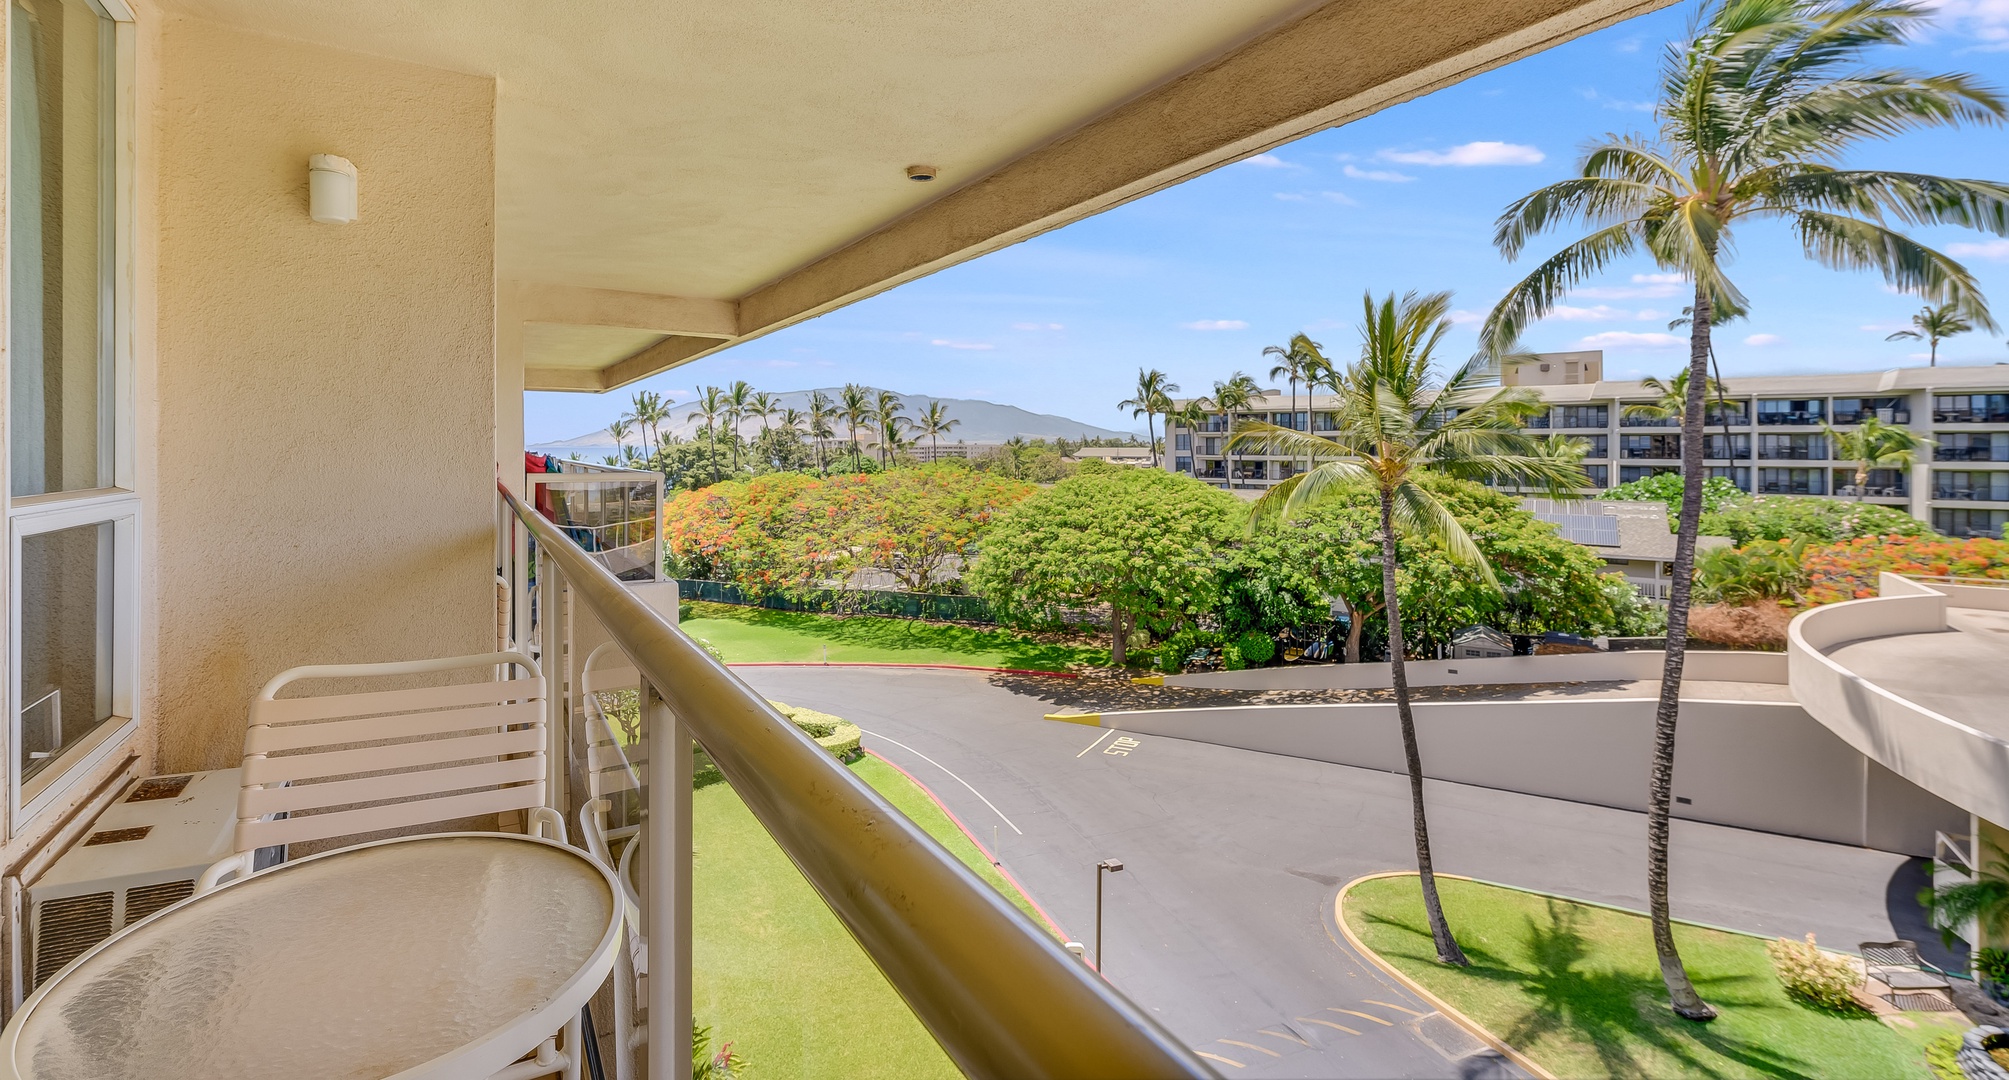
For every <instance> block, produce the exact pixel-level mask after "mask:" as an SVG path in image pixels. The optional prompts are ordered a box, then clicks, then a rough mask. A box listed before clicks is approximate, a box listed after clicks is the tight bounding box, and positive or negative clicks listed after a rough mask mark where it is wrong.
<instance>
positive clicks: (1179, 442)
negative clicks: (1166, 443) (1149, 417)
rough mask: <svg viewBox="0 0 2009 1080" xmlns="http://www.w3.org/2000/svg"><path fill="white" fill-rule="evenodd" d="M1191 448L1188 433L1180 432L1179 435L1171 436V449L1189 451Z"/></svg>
mask: <svg viewBox="0 0 2009 1080" xmlns="http://www.w3.org/2000/svg"><path fill="white" fill-rule="evenodd" d="M1192 448H1193V436H1192V434H1191V433H1190V432H1185V431H1182V432H1180V433H1179V434H1177V435H1174V436H1172V449H1174V450H1191V449H1192Z"/></svg>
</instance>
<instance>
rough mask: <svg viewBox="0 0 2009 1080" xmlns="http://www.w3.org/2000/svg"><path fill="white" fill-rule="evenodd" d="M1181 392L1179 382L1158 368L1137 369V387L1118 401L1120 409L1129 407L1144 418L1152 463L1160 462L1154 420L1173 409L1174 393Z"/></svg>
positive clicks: (1136, 414) (1136, 415)
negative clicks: (1127, 397)
mask: <svg viewBox="0 0 2009 1080" xmlns="http://www.w3.org/2000/svg"><path fill="white" fill-rule="evenodd" d="M1178 392H1179V384H1178V383H1175V382H1173V381H1171V380H1170V379H1167V378H1166V377H1165V373H1164V372H1162V371H1159V370H1158V369H1157V368H1152V369H1151V370H1149V371H1146V370H1144V369H1143V368H1138V369H1137V389H1136V390H1135V391H1134V392H1133V394H1132V396H1131V397H1130V398H1129V399H1128V400H1125V401H1120V402H1117V404H1116V407H1117V408H1119V409H1129V410H1130V415H1131V416H1132V417H1138V416H1141V417H1143V418H1144V434H1145V441H1146V442H1148V443H1149V444H1150V445H1151V464H1152V466H1153V467H1154V468H1155V467H1156V466H1157V464H1158V429H1157V428H1156V427H1154V426H1153V421H1155V420H1156V419H1157V417H1158V414H1159V413H1169V412H1171V411H1172V395H1173V394H1176V393H1178Z"/></svg>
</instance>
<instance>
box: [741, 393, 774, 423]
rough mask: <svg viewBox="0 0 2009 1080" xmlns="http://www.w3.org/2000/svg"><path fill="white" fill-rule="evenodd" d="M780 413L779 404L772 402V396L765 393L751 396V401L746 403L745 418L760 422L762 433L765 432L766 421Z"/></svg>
mask: <svg viewBox="0 0 2009 1080" xmlns="http://www.w3.org/2000/svg"><path fill="white" fill-rule="evenodd" d="M780 412H781V405H780V403H779V402H777V401H775V400H774V395H773V394H770V393H767V392H766V391H762V392H760V393H758V394H755V395H753V400H751V401H749V402H747V406H746V415H747V417H748V418H749V419H755V418H758V419H759V420H760V430H762V431H766V430H767V422H768V420H770V419H771V418H773V417H774V416H775V415H777V414H778V413H780Z"/></svg>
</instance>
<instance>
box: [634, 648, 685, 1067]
mask: <svg viewBox="0 0 2009 1080" xmlns="http://www.w3.org/2000/svg"><path fill="white" fill-rule="evenodd" d="M642 706H643V708H644V710H645V712H644V714H643V715H644V730H645V731H646V732H647V735H646V736H645V738H647V739H648V743H649V809H648V818H649V828H648V833H647V835H648V838H649V839H648V844H649V847H648V858H649V866H648V872H649V892H648V895H649V904H648V906H647V909H646V914H645V915H644V918H645V919H646V923H645V925H646V926H647V927H648V937H649V1028H650V1030H651V1032H652V1034H653V1035H654V1038H653V1039H651V1040H650V1046H649V1080H691V1044H690V1042H689V1040H690V1034H691V1021H692V1016H693V1012H692V1005H691V964H690V957H691V773H692V769H693V768H694V766H695V764H696V763H695V762H694V761H692V759H691V734H690V732H688V731H686V730H684V725H683V722H682V721H681V720H678V719H677V714H676V712H675V711H674V710H672V709H671V708H670V706H669V704H668V703H666V702H665V701H664V700H663V696H662V695H661V694H659V693H657V692H656V688H655V687H654V686H653V685H651V684H650V683H649V681H648V680H647V679H646V678H645V679H643V680H642Z"/></svg>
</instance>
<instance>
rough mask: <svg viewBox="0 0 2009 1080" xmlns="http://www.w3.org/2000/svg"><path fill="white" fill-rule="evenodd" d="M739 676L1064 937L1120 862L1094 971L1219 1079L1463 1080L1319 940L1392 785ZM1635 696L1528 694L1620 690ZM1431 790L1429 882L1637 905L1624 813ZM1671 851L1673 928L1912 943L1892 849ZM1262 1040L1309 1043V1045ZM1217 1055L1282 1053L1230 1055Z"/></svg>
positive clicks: (898, 686)
mask: <svg viewBox="0 0 2009 1080" xmlns="http://www.w3.org/2000/svg"><path fill="white" fill-rule="evenodd" d="M738 674H739V675H740V676H741V677H742V678H745V679H746V680H747V681H748V682H749V683H751V684H752V685H753V686H754V688H755V689H756V690H758V691H760V692H761V693H763V694H766V695H767V696H770V697H774V698H777V699H780V700H784V701H788V702H790V703H791V704H797V705H803V706H807V707H810V708H815V709H821V710H825V711H828V712H832V713H835V714H837V715H840V716H843V717H845V718H846V719H849V720H852V721H854V722H855V723H857V724H859V725H860V726H861V727H863V728H864V729H865V731H866V733H867V734H866V738H865V745H866V746H867V747H868V748H871V749H872V750H873V751H874V752H876V753H881V754H883V755H884V756H885V757H887V758H888V759H889V760H892V761H893V762H894V763H895V764H898V765H900V766H901V767H902V768H905V769H907V770H909V771H910V772H912V773H913V774H914V775H915V776H916V777H918V778H919V779H920V780H921V781H922V782H923V783H925V784H927V785H928V786H929V787H930V788H932V789H933V790H934V791H935V793H936V794H937V796H939V797H940V798H941V799H942V800H943V801H944V802H945V803H946V804H947V805H948V806H949V808H950V809H951V810H953V811H954V812H955V813H956V814H957V815H958V816H959V817H961V818H962V820H963V822H964V823H965V824H966V825H967V826H968V827H969V828H970V829H971V830H972V831H974V832H975V833H976V834H977V835H978V836H979V838H980V839H982V840H983V842H984V843H986V844H990V843H991V842H992V839H993V829H996V834H995V836H996V841H997V845H998V846H997V850H996V854H997V855H998V856H999V857H1000V858H1001V859H1002V861H1003V864H1004V866H1005V867H1006V868H1007V869H1008V870H1010V871H1011V872H1012V873H1013V874H1014V875H1015V876H1016V877H1017V878H1018V879H1019V880H1020V881H1021V882H1022V883H1024V885H1025V886H1026V888H1027V890H1028V891H1029V892H1030V893H1031V894H1032V895H1033V897H1034V898H1035V899H1036V900H1037V901H1038V902H1039V903H1040V904H1041V905H1042V906H1043V907H1045V909H1046V910H1047V911H1048V912H1049V913H1050V914H1051V915H1052V917H1053V918H1054V920H1055V921H1056V922H1057V923H1059V925H1060V926H1061V928H1062V929H1063V930H1064V931H1065V932H1066V933H1067V934H1069V935H1070V936H1072V937H1074V938H1077V939H1081V940H1084V941H1089V939H1091V938H1092V937H1093V934H1094V910H1095V908H1094V904H1095V880H1094V877H1095V875H1094V872H1093V869H1092V868H1093V866H1094V864H1095V863H1096V861H1097V860H1100V859H1104V858H1111V857H1114V858H1120V859H1122V860H1123V861H1124V862H1125V864H1126V870H1125V872H1124V873H1122V874H1117V875H1113V876H1111V877H1110V879H1109V880H1108V881H1107V882H1105V888H1106V890H1107V893H1106V896H1107V899H1106V914H1105V930H1104V933H1105V936H1106V940H1107V944H1108V949H1109V962H1108V965H1107V969H1108V975H1109V978H1110V979H1111V980H1112V981H1113V982H1114V983H1115V984H1116V985H1117V986H1118V987H1119V988H1121V989H1122V990H1123V991H1124V992H1125V993H1127V994H1129V995H1130V996H1131V997H1132V999H1133V1000H1135V1001H1137V1002H1138V1003H1139V1004H1140V1005H1142V1006H1144V1007H1145V1008H1147V1009H1150V1010H1151V1011H1152V1012H1153V1013H1154V1015H1157V1016H1158V1017H1159V1018H1160V1019H1162V1020H1163V1021H1164V1022H1165V1023H1166V1024H1167V1026H1169V1027H1170V1029H1171V1030H1172V1031H1173V1032H1174V1033H1175V1034H1177V1035H1178V1036H1179V1037H1181V1038H1183V1039H1186V1040H1187V1041H1188V1044H1189V1045H1191V1046H1193V1047H1195V1048H1197V1049H1200V1050H1205V1051H1207V1052H1210V1053H1219V1054H1223V1055H1224V1056H1228V1057H1231V1058H1234V1059H1235V1060H1239V1061H1241V1062H1243V1063H1244V1064H1245V1065H1246V1066H1247V1067H1246V1068H1245V1069H1236V1070H1228V1069H1226V1067H1225V1066H1223V1067H1222V1068H1223V1071H1224V1072H1228V1073H1229V1074H1231V1075H1235V1076H1248V1077H1258V1076H1260V1077H1327V1076H1446V1077H1448V1076H1457V1075H1459V1074H1460V1071H1461V1063H1460V1062H1458V1061H1454V1060H1451V1059H1450V1058H1448V1057H1447V1056H1446V1055H1445V1054H1444V1053H1441V1052H1439V1051H1438V1050H1436V1049H1435V1048H1433V1046H1432V1045H1431V1044H1429V1043H1426V1042H1425V1041H1423V1040H1422V1039H1421V1038H1419V1037H1418V1036H1417V1034H1416V1032H1415V1030H1414V1029H1413V1028H1412V1027H1411V1026H1410V1023H1409V1021H1410V1020H1411V1019H1413V1018H1410V1017H1407V1016H1404V1015H1402V1014H1399V1013H1393V1012H1389V1011H1388V1010H1386V1009H1380V1008H1378V1007H1376V1006H1373V1005H1367V1004H1363V1002H1364V1000H1365V999H1368V998H1375V999H1379V1000H1381V1001H1390V1002H1396V1003H1400V1004H1404V1005H1406V1006H1407V1007H1409V1008H1412V1009H1416V1010H1419V1011H1423V1012H1427V1011H1428V1010H1429V1006H1427V1005H1423V1004H1420V1003H1417V1002H1414V1001H1411V1000H1410V999H1408V998H1406V997H1404V996H1402V995H1401V992H1400V991H1398V990H1395V989H1393V988H1392V987H1390V986H1389V985H1388V984H1387V983H1386V982H1385V981H1384V979H1383V978H1382V977H1381V976H1380V975H1379V974H1378V973H1377V972H1376V971H1375V969H1373V968H1372V967H1370V966H1369V965H1367V964H1365V963H1364V962H1362V961H1360V960H1358V959H1357V958H1355V957H1353V956H1352V955H1350V954H1348V953H1346V952H1344V951H1342V950H1341V949H1340V948H1339V947H1338V946H1337V945H1335V944H1334V943H1333V941H1332V939H1331V938H1330V937H1329V936H1328V932H1327V929H1326V925H1325V923H1326V920H1327V919H1329V918H1330V912H1331V901H1332V896H1333V893H1334V892H1335V891H1336V889H1337V888H1338V886H1339V885H1340V884H1342V883H1344V882H1345V881H1348V880H1350V879H1352V878H1354V877H1356V876H1359V875H1361V874H1366V873H1372V872H1375V871H1380V870H1387V869H1391V868H1398V869H1399V868H1402V867H1405V866H1413V865H1414V858H1415V854H1414V847H1413V846H1412V842H1411V838H1410V826H1409V794H1408V782H1407V780H1406V779H1404V778H1403V777H1401V776H1398V775H1393V774H1389V773H1383V772H1376V771H1371V770H1365V769H1357V768H1349V767H1346V766H1341V765H1332V764H1327V763H1324V762H1317V761H1308V760H1304V759H1299V758H1290V757H1279V756H1274V755H1269V754H1259V753H1253V752H1250V751H1245V750H1238V749H1233V748H1229V747H1222V746H1212V745H1206V744H1202V743H1195V742H1187V741H1183V740H1178V739H1166V738H1158V737H1154V736H1146V735H1135V736H1131V737H1132V738H1135V739H1137V740H1138V741H1139V745H1138V746H1136V747H1135V748H1134V749H1131V750H1130V752H1129V753H1128V754H1125V755H1122V756H1115V755H1109V754H1105V753H1103V752H1102V751H1103V750H1104V749H1107V748H1108V747H1109V746H1110V743H1109V741H1107V738H1106V736H1108V735H1109V733H1108V732H1105V731H1102V730H1098V729H1094V728H1087V727H1077V726H1074V725H1069V724H1057V723H1050V722H1047V721H1044V720H1041V719H1040V716H1041V715H1042V714H1044V713H1047V712H1052V711H1055V709H1056V707H1057V706H1058V705H1060V704H1062V703H1063V702H1064V701H1068V700H1071V699H1073V698H1074V697H1075V696H1076V695H1079V693H1080V692H1081V690H1082V689H1084V688H1083V687H1082V686H1081V684H1079V683H1074V682H1071V681H1064V680H1058V679H1044V678H1037V677H1014V676H992V675H985V674H980V673H965V672H947V671H923V670H888V669H867V668H841V667H840V668H822V667H814V668H810V667H804V668H784V667H766V668H741V669H739V671H738ZM1653 685H1654V684H1652V683H1650V682H1649V683H1637V684H1596V685H1587V686H1584V687H1562V688H1549V689H1546V690H1542V689H1537V690H1536V691H1535V692H1536V693H1569V694H1578V693H1593V694H1610V695H1612V696H1638V695H1639V694H1640V693H1641V692H1642V688H1645V689H1646V691H1647V692H1650V691H1651V688H1652V686H1653ZM1719 688H1720V689H1722V690H1724V691H1725V692H1733V691H1734V692H1742V691H1743V689H1744V688H1743V687H1742V685H1741V684H1737V685H1736V686H1734V687H1733V686H1731V685H1729V684H1717V685H1716V686H1711V685H1710V684H1696V685H1695V686H1694V687H1692V688H1691V696H1714V695H1712V694H1710V693H1709V691H1710V690H1713V689H1719ZM1776 689H1778V690H1781V691H1783V690H1784V687H1777V688H1776ZM1182 703H1185V704H1191V703H1193V702H1182ZM1099 737H1103V738H1102V741H1101V742H1100V743H1099V745H1096V746H1091V744H1095V743H1097V741H1098V738H1099ZM889 740H898V741H899V742H900V743H904V744H905V747H902V746H897V745H893V744H892V743H891V742H890V741H889ZM908 748H911V749H908ZM1084 751H1088V752H1086V753H1084ZM919 754H925V755H927V756H928V758H931V759H933V761H932V762H930V761H926V760H922V759H921V758H920V757H919V756H918V755H919ZM947 770H954V775H953V776H951V775H950V774H949V773H948V772H947ZM964 782H967V784H968V785H970V786H969V787H965V786H964ZM977 792H981V793H982V798H981V799H980V798H979V797H978V795H977V794H976V793H977ZM1429 797H1430V800H1431V806H1430V816H1431V828H1432V841H1433V846H1434V847H1435V854H1436V856H1437V861H1438V868H1439V869H1440V870H1442V871H1445V872H1447V873H1458V874H1469V875H1472V876H1474V877H1479V878H1485V879H1488V880H1493V881H1500V882H1506V883H1509V884H1515V885H1522V886H1527V887H1531V888H1537V889H1548V890H1553V891H1556V892H1559V893H1564V894H1567V895H1571V896H1578V897H1583V898H1586V899H1592V900H1598V901H1603V902H1606V903H1614V904H1620V905H1624V906H1627V907H1632V908H1640V907H1643V906H1644V889H1643V886H1644V883H1645V866H1646V861H1645V845H1644V833H1645V830H1644V828H1643V826H1642V815H1640V814H1637V813H1631V812H1627V811H1621V810H1612V809H1606V808H1603V807H1597V806H1589V805H1585V804H1582V803H1573V802H1563V801H1559V800H1553V799H1543V798H1538V797H1534V796H1528V795H1520V794H1514V793H1510V792H1503V791H1493V790H1488V789H1484V788H1476V787H1469V786H1466V785H1461V784H1452V783H1443V782H1437V781H1432V782H1430V784H1429ZM983 799H988V800H989V802H990V803H991V804H995V808H996V809H995V810H994V809H992V808H991V806H989V805H987V804H986V803H985V802H984V801H983ZM1000 812H1002V815H1003V816H1001V815H1000ZM1004 817H1008V818H1009V820H1010V822H1011V823H1012V824H1014V825H1016V826H1017V828H1018V829H1023V830H1024V833H1023V835H1020V834H1019V833H1017V832H1016V831H1015V830H1014V829H1013V828H1012V827H1011V826H1010V825H1007V824H1005V823H1004ZM1674 849H1675V856H1674V902H1675V908H1676V911H1677V912H1678V914H1679V915H1680V916H1681V917H1683V918H1689V919H1697V920H1701V921H1705V922H1712V923H1716V924H1719V925H1725V926H1732V927H1737V928H1740V929H1746V930H1751V931H1754V932H1757V933H1762V934H1767V935H1790V936H1794V937H1797V936H1799V935H1802V934H1805V933H1806V932H1807V931H1809V930H1812V931H1814V932H1816V933H1817V934H1819V935H1820V938H1821V940H1823V941H1832V942H1856V941H1866V940H1887V939H1889V938H1891V937H1894V936H1895V937H1910V938H1915V939H1918V940H1920V941H1921V942H1923V941H1926V940H1927V939H1931V938H1932V935H1931V933H1930V932H1929V931H1928V930H1926V929H1925V927H1924V926H1923V923H1922V922H1919V921H1916V914H1915V912H1912V911H1911V910H1910V909H1908V908H1900V909H1898V910H1897V911H1896V912H1895V913H1893V912H1892V911H1891V910H1889V909H1887V908H1886V906H1885V903H1886V898H1887V896H1892V897H1907V898H1908V897H1909V896H1911V895H1912V893H1913V892H1915V891H1916V887H1917V886H1918V885H1920V884H1923V879H1922V877H1921V878H1920V880H1919V881H1918V882H1913V881H1912V880H1911V878H1910V877H1908V876H1906V875H1909V874H1912V872H1913V870H1914V869H1915V865H1914V862H1913V860H1907V859H1906V858H1905V857H1904V856H1901V855H1893V854H1888V853H1885V852H1877V851H1869V850H1865V849H1860V848H1852V847H1844V846H1840V845H1835V844H1825V843H1819V842H1815V841H1809V840H1799V839H1794V838H1791V837H1784V836H1775V835H1771V834H1767V833H1757V832H1748V831H1745V830H1741V829H1733V828H1725V827H1722V826H1716V825H1706V824H1700V823H1696V822H1688V821H1676V822H1675V823H1674ZM1893 918H1895V919H1896V920H1897V923H1898V924H1897V925H1895V926H1894V925H1893ZM1933 943H1934V945H1935V946H1936V944H1937V942H1936V939H1933ZM1090 948H1091V949H1092V948H1093V943H1092V941H1090ZM1942 959H1943V958H1942ZM1390 995H1394V996H1390ZM1329 1008H1342V1009H1351V1010H1356V1011H1363V1012H1370V1013H1373V1012H1380V1013H1383V1014H1385V1015H1386V1016H1387V1018H1388V1019H1389V1020H1390V1022H1391V1023H1390V1025H1389V1026H1386V1027H1384V1026H1382V1025H1378V1024H1369V1023H1365V1022H1363V1023H1361V1024H1358V1025H1355V1026H1357V1027H1361V1028H1364V1029H1367V1030H1365V1031H1364V1032H1363V1034H1362V1035H1360V1036H1357V1037H1356V1036H1347V1035H1343V1034H1340V1033H1337V1032H1333V1031H1330V1030H1328V1029H1323V1028H1306V1026H1305V1025H1302V1024H1295V1025H1294V1024H1292V1023H1291V1018H1294V1017H1298V1016H1314V1015H1319V1014H1321V1013H1323V1010H1326V1009H1329ZM1325 1015H1331V1014H1325ZM1263 1028H1269V1029H1272V1030H1274V1031H1290V1030H1293V1029H1294V1028H1295V1029H1297V1030H1300V1031H1307V1030H1308V1031H1309V1032H1310V1033H1311V1034H1312V1036H1313V1038H1312V1039H1311V1040H1310V1041H1311V1042H1312V1043H1313V1045H1312V1046H1310V1047H1296V1046H1292V1045H1290V1044H1287V1043H1283V1042H1280V1041H1279V1040H1276V1039H1275V1038H1272V1037H1269V1036H1265V1035H1262V1034H1260V1029H1263ZM1319 1036H1331V1038H1330V1039H1325V1038H1319ZM1221 1039H1235V1040H1239V1041H1241V1042H1251V1043H1256V1044H1258V1045H1270V1046H1273V1047H1274V1048H1275V1049H1276V1051H1277V1052H1279V1053H1280V1054H1281V1055H1282V1056H1281V1057H1278V1058H1270V1057H1267V1056H1264V1055H1262V1054H1259V1053H1256V1052H1254V1051H1248V1050H1243V1051H1241V1052H1240V1053H1239V1054H1237V1053H1236V1052H1235V1051H1236V1048H1235V1047H1233V1046H1231V1045H1225V1044H1220V1043H1219V1042H1218V1041H1217V1040H1221ZM1463 1064H1464V1065H1470V1064H1472V1062H1470V1061H1466V1062H1464V1063H1463Z"/></svg>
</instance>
